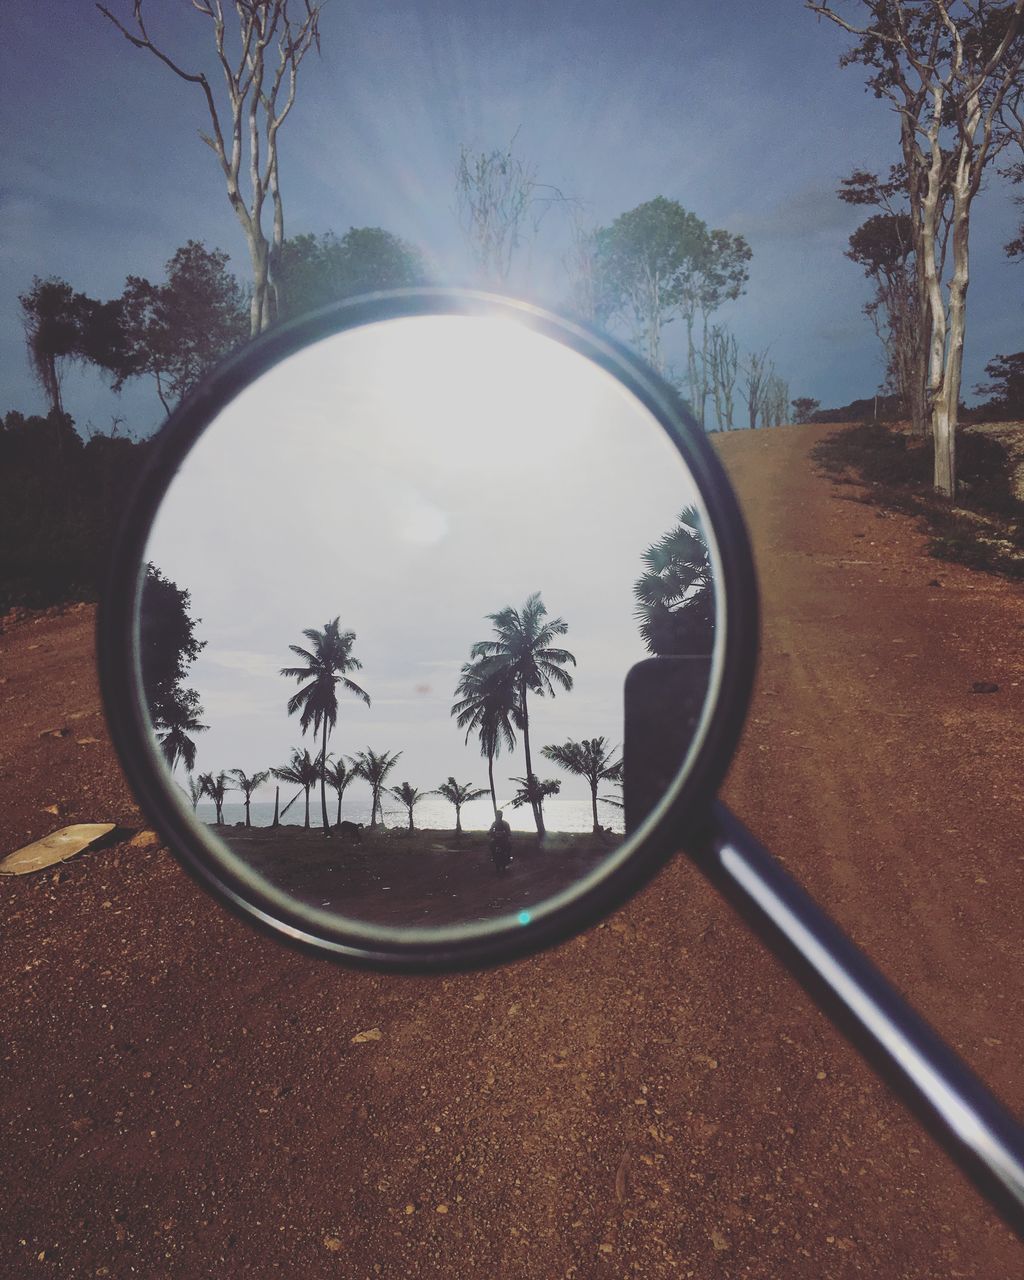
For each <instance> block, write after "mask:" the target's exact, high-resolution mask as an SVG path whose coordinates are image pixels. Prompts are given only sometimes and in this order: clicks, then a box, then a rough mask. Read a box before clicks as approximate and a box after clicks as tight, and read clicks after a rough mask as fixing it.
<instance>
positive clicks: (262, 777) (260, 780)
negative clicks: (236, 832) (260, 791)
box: [231, 769, 270, 827]
mask: <svg viewBox="0 0 1024 1280" xmlns="http://www.w3.org/2000/svg"><path fill="white" fill-rule="evenodd" d="M231 772H232V773H233V774H234V775H235V777H236V778H237V779H238V790H239V791H241V792H242V794H243V795H244V796H245V825H246V826H247V827H251V826H252V823H251V822H250V821H249V804H250V803H251V801H252V793H253V792H254V791H255V790H256V788H257V787H262V786H263V784H264V782H266V780H267V779H268V778H269V777H270V770H269V769H261V770H260V771H259V773H254V774H253V775H252V777H251V778H250V777H249V776H248V774H246V773H244V772H243V771H242V770H241V769H232V770H231Z"/></svg>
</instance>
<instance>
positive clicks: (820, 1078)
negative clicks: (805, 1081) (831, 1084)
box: [814, 1071, 825, 1080]
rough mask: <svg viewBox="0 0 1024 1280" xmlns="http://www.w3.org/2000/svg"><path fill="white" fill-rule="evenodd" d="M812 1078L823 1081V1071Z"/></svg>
mask: <svg viewBox="0 0 1024 1280" xmlns="http://www.w3.org/2000/svg"><path fill="white" fill-rule="evenodd" d="M814 1078H815V1079H816V1080H824V1079H825V1072H824V1071H819V1072H818V1073H817V1074H816V1075H815V1077H814Z"/></svg>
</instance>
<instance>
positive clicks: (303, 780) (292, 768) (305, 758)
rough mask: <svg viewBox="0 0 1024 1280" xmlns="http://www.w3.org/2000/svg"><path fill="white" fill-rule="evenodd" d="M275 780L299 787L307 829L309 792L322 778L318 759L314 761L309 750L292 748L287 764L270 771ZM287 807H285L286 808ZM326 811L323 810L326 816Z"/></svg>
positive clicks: (307, 827) (304, 824)
mask: <svg viewBox="0 0 1024 1280" xmlns="http://www.w3.org/2000/svg"><path fill="white" fill-rule="evenodd" d="M270 772H271V773H272V774H273V775H274V777H275V778H280V779H281V781H282V782H291V783H292V784H293V785H295V786H296V787H301V788H302V790H303V791H304V792H305V796H306V821H305V822H304V823H303V826H305V827H306V829H307V830H308V829H309V791H310V788H311V787H315V786H316V784H317V782H319V781H320V779H321V778H322V777H323V770H322V769H321V767H320V757H319V756H317V757H316V759H314V758H313V757H312V756H311V755H310V754H309V750H308V749H306V750H303V751H300V750H299V749H298V747H295V748H293V750H292V758H291V759H290V760H289V761H288V763H287V764H282V765H279V766H278V767H277V768H276V769H271V771H270ZM286 807H287V806H286ZM326 814H327V810H326V809H324V815H325V816H326Z"/></svg>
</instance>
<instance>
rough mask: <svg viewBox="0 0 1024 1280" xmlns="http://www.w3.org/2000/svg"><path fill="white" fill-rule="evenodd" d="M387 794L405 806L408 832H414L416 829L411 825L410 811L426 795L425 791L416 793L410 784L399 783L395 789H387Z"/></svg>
mask: <svg viewBox="0 0 1024 1280" xmlns="http://www.w3.org/2000/svg"><path fill="white" fill-rule="evenodd" d="M388 792H389V793H390V794H391V795H393V796H394V797H395V799H396V800H398V801H399V802H400V803H401V804H404V805H405V807H406V809H407V810H408V811H409V830H410V831H415V830H416V827H415V826H414V825H413V820H412V811H413V809H415V808H416V806H417V805H418V804H419V802H420V801H421V800H422V799H423V797H424V796H425V795H426V794H427V793H426V792H425V791H417V789H416V788H415V787H414V786H413V785H412V783H411V782H400V783H399V784H398V786H397V787H389V788H388Z"/></svg>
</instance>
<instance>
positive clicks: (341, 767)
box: [324, 756, 355, 827]
mask: <svg viewBox="0 0 1024 1280" xmlns="http://www.w3.org/2000/svg"><path fill="white" fill-rule="evenodd" d="M324 777H325V778H326V780H327V785H328V786H329V787H333V788H334V790H335V791H337V793H338V817H337V819H336V820H335V823H334V825H335V826H336V827H337V826H340V825H341V798H342V796H343V795H344V794H345V788H346V787H347V786H348V784H349V783H350V782H351V781H352V779H353V778H354V777H355V771H354V770H353V769H349V768H347V767H346V765H345V761H344V760H343V759H342V758H341V757H340V756H339V757H338V759H337V760H335V761H334V763H333V764H329V765H328V766H327V768H326V769H325V770H324Z"/></svg>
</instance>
